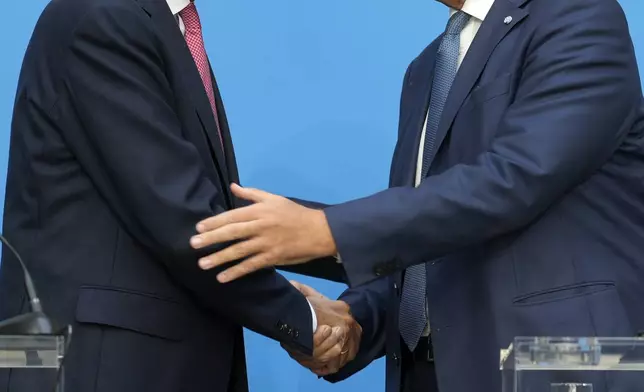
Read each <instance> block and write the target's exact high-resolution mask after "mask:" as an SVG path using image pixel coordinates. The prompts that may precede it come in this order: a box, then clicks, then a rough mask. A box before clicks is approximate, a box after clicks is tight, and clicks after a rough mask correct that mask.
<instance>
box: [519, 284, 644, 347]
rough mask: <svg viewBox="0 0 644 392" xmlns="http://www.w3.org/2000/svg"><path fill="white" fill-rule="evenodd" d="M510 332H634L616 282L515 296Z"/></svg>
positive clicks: (530, 333)
mask: <svg viewBox="0 0 644 392" xmlns="http://www.w3.org/2000/svg"><path fill="white" fill-rule="evenodd" d="M512 314H513V322H510V323H509V324H510V325H511V329H512V331H508V333H509V334H511V336H512V337H513V336H519V335H521V336H634V333H635V331H633V328H632V326H631V323H630V321H629V318H628V316H627V313H626V311H625V309H624V306H623V304H622V301H621V298H620V296H619V292H618V290H617V287H616V286H615V283H614V282H610V281H606V282H588V283H578V284H574V285H570V286H563V287H557V288H553V289H550V290H544V291H540V292H535V293H530V294H527V295H523V296H520V297H516V298H515V299H514V306H513V312H512Z"/></svg>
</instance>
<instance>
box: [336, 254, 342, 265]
mask: <svg viewBox="0 0 644 392" xmlns="http://www.w3.org/2000/svg"><path fill="white" fill-rule="evenodd" d="M335 262H336V263H338V264H342V257H341V256H340V253H338V254H337V255H335Z"/></svg>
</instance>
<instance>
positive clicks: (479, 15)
mask: <svg viewBox="0 0 644 392" xmlns="http://www.w3.org/2000/svg"><path fill="white" fill-rule="evenodd" d="M168 1H170V0H168ZM493 4H494V0H465V4H463V8H461V11H463V12H465V13H466V14H468V15H470V16H473V17H475V18H476V19H478V20H480V21H484V20H485V17H486V16H487V14H488V12H490V9H492V5H493ZM455 12H456V11H455V10H450V15H453V14H454V13H455Z"/></svg>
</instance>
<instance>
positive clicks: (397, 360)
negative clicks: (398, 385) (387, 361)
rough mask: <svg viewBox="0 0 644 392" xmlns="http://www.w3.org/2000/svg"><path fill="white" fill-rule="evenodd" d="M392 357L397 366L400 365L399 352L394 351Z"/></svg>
mask: <svg viewBox="0 0 644 392" xmlns="http://www.w3.org/2000/svg"><path fill="white" fill-rule="evenodd" d="M391 359H393V360H394V363H395V364H396V366H399V365H400V358H398V354H396V353H393V355H392V356H391Z"/></svg>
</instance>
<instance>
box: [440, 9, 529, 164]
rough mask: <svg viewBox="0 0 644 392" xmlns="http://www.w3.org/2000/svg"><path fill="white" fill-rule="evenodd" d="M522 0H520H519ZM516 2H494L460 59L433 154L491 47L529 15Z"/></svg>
mask: <svg viewBox="0 0 644 392" xmlns="http://www.w3.org/2000/svg"><path fill="white" fill-rule="evenodd" d="M523 2H524V1H520V3H523ZM520 3H519V4H520ZM519 4H517V3H516V2H512V1H511V0H497V1H495V2H494V5H493V6H492V8H491V9H490V12H489V13H488V15H487V17H486V18H485V21H484V22H483V24H482V25H481V28H480V30H479V31H478V33H477V35H476V38H475V39H474V41H473V42H472V45H471V46H470V49H469V51H468V52H467V55H466V56H465V58H464V59H463V63H462V64H461V67H460V68H459V70H458V73H457V74H456V79H454V84H453V85H452V88H451V90H450V93H449V95H448V97H447V102H446V103H445V108H444V109H443V114H442V116H441V121H440V123H439V125H438V130H437V133H436V143H435V147H434V151H432V155H433V156H434V157H435V156H436V152H437V151H438V149H439V148H440V146H441V144H442V143H443V141H444V140H445V136H446V135H447V132H448V131H449V129H450V127H451V126H452V124H453V122H454V119H455V117H456V114H457V113H458V111H459V110H460V108H461V106H462V105H463V102H464V101H465V99H466V98H467V96H468V95H469V93H470V92H471V91H472V88H473V87H474V84H475V83H476V81H477V80H478V79H479V76H480V75H481V73H482V72H483V69H484V68H485V65H486V64H487V62H488V59H489V58H490V55H491V54H492V52H493V51H494V48H496V46H497V45H498V44H499V42H501V40H502V39H503V38H504V37H505V36H506V35H507V34H508V33H509V32H510V31H511V30H512V28H513V27H514V26H516V25H517V24H518V23H519V22H521V21H522V20H523V19H524V18H525V17H526V16H528V12H527V11H525V10H524V9H521V8H518V5H519Z"/></svg>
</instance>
